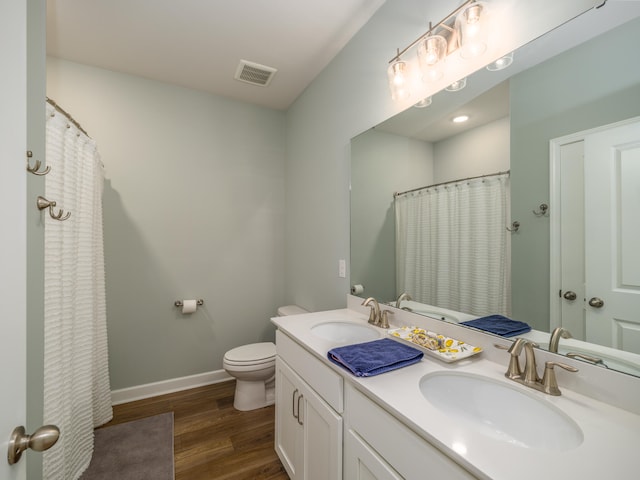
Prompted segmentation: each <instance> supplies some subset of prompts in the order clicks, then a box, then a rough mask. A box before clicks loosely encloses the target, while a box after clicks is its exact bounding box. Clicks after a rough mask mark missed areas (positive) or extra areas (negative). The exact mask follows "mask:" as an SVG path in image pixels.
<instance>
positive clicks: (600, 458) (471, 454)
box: [272, 309, 640, 480]
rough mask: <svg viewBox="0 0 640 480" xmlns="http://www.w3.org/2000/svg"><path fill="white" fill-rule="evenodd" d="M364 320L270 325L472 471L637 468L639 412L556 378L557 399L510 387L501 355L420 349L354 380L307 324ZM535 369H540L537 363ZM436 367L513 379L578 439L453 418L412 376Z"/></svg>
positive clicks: (533, 473) (554, 473) (584, 472)
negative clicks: (534, 444)
mask: <svg viewBox="0 0 640 480" xmlns="http://www.w3.org/2000/svg"><path fill="white" fill-rule="evenodd" d="M366 320H367V316H365V315H363V314H361V313H358V312H356V311H354V310H348V309H342V310H332V311H327V312H316V313H309V314H304V315H295V316H290V317H276V318H273V319H272V321H273V323H274V324H275V325H276V326H277V327H278V329H280V330H281V331H283V332H284V333H286V334H287V335H288V336H290V337H291V338H292V339H293V340H295V341H296V342H298V343H299V344H300V345H302V346H303V347H304V348H305V349H306V350H308V351H309V352H310V353H311V354H313V355H315V356H316V357H318V358H320V359H322V360H323V361H324V362H325V364H326V365H329V366H330V367H331V368H332V369H333V370H334V371H336V372H338V373H340V374H341V375H342V376H343V377H344V379H345V380H346V381H348V382H350V383H351V384H352V385H354V386H355V388H357V389H358V390H359V391H361V392H362V393H364V394H365V395H367V396H368V397H369V398H371V399H372V400H373V401H375V402H376V403H378V404H379V405H381V406H382V407H383V408H385V409H386V410H387V411H389V412H390V413H391V414H392V415H394V416H395V417H396V418H398V419H399V420H400V421H402V422H403V423H404V424H405V425H406V426H407V427H409V428H410V429H412V430H413V431H415V432H416V433H418V434H419V435H420V436H422V437H424V438H425V439H426V440H428V441H429V442H430V443H432V444H433V445H435V446H436V447H438V448H440V450H442V451H443V452H444V453H446V454H447V455H448V456H450V457H451V458H453V459H454V460H455V461H456V462H458V463H460V464H461V465H463V466H465V468H467V469H468V470H469V471H471V472H472V473H474V474H475V475H478V476H479V477H484V478H488V479H493V480H502V479H504V480H513V479H516V478H517V479H519V480H527V479H531V480H534V479H535V480H539V479H540V478H541V477H544V478H549V479H556V478H557V479H571V478H582V479H596V478H613V477H615V476H622V475H624V476H625V477H626V478H635V476H637V475H638V472H640V455H638V448H639V446H640V415H636V414H634V413H631V412H629V411H626V410H623V409H620V408H617V407H613V406H610V405H608V404H606V403H603V402H600V401H596V400H593V399H592V398H590V397H587V396H585V395H581V394H579V393H576V392H573V391H571V390H569V389H568V388H566V387H563V384H562V382H561V381H560V380H559V384H560V389H561V390H562V395H561V396H559V397H554V396H551V395H546V394H544V393H541V392H537V391H535V390H533V389H531V388H527V387H524V386H521V385H518V384H516V383H515V382H513V381H511V380H508V379H506V378H505V377H504V372H505V371H506V367H507V362H508V357H507V356H505V357H504V358H505V361H504V364H498V363H495V362H492V361H489V360H488V359H487V358H484V357H485V356H486V355H485V354H484V353H481V354H480V355H476V356H474V357H471V358H469V359H464V360H461V361H458V362H454V363H443V362H441V361H439V360H437V359H433V358H431V357H428V356H426V355H425V357H424V358H423V360H422V361H421V362H419V363H417V364H415V365H411V366H409V367H405V368H402V369H399V370H396V371H393V372H388V373H384V374H382V375H378V376H374V377H366V378H361V377H356V376H354V375H352V374H350V373H349V372H348V371H347V370H345V369H343V368H341V367H339V366H337V365H335V364H333V363H332V362H330V361H329V360H328V359H327V352H328V351H329V350H330V349H331V348H333V347H336V346H339V344H336V343H335V342H331V341H328V340H325V339H322V338H319V337H317V336H316V335H314V334H313V333H311V328H312V327H313V326H314V325H317V324H319V323H325V322H330V321H339V322H354V323H359V324H364V325H367V322H366ZM371 328H374V329H376V330H379V331H380V335H381V338H383V337H384V336H386V331H384V330H382V329H378V328H377V327H371ZM460 340H466V339H465V338H460ZM293 367H294V368H295V365H293ZM538 369H539V371H540V369H541V366H540V362H539V363H538ZM437 371H456V372H467V373H472V374H479V375H483V376H486V377H490V378H491V379H494V380H496V381H499V382H504V383H505V384H508V385H510V386H514V385H515V386H516V387H517V388H521V389H522V391H523V393H526V394H528V395H530V396H534V397H536V398H538V399H539V400H540V401H542V402H548V403H549V404H551V405H554V406H555V407H557V408H558V409H560V410H561V411H562V412H564V413H565V414H566V415H567V416H569V417H570V418H571V419H573V420H574V421H575V422H576V423H577V424H578V425H579V427H580V429H581V430H582V432H583V434H584V441H583V442H582V444H581V445H579V446H578V447H576V448H574V449H571V450H565V451H555V450H546V449H534V448H524V447H521V446H517V445H513V444H510V443H507V442H504V441H501V440H496V439H493V438H490V437H488V436H486V435H484V434H482V433H480V432H479V431H478V430H477V429H476V428H475V427H473V425H470V424H469V423H466V421H464V420H459V421H455V418H452V417H451V416H447V415H445V414H443V413H442V412H441V411H439V410H438V409H437V408H436V407H434V406H433V405H431V404H430V403H429V402H428V401H427V400H426V399H425V398H424V397H423V396H422V394H421V392H420V389H419V381H420V379H421V378H422V377H423V376H424V375H426V374H428V373H432V372H437ZM639 401H640V400H639ZM513 408H514V409H517V408H518V405H513ZM522 415H526V412H522ZM464 450H466V452H464ZM629 476H630V477H629Z"/></svg>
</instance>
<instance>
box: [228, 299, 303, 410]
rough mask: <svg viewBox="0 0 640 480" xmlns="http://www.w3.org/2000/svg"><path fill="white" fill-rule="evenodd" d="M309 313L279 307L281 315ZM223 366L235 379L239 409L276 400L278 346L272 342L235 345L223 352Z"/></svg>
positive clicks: (250, 407)
mask: <svg viewBox="0 0 640 480" xmlns="http://www.w3.org/2000/svg"><path fill="white" fill-rule="evenodd" d="M301 313H308V312H307V310H305V309H304V308H301V307H298V306H297V305H287V306H284V307H280V308H278V316H279V317H284V316H286V315H298V314H301ZM222 366H223V367H224V369H225V371H226V372H227V373H228V374H229V375H231V376H232V377H235V379H236V393H235V397H234V399H233V406H234V407H235V408H236V409H237V410H242V411H246V410H255V409H256V408H262V407H266V406H267V405H273V403H274V402H275V378H276V375H275V373H276V346H275V344H274V343H272V342H261V343H251V344H249V345H242V346H241V347H236V348H232V349H231V350H229V351H228V352H227V353H225V355H224V360H223V362H222Z"/></svg>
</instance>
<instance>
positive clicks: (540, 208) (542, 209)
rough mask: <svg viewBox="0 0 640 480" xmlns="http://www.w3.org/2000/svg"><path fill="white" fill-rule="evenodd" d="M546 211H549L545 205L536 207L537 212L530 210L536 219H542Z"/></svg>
mask: <svg viewBox="0 0 640 480" xmlns="http://www.w3.org/2000/svg"><path fill="white" fill-rule="evenodd" d="M547 210H549V205H547V204H546V203H541V204H540V205H539V206H538V211H537V212H536V211H535V210H532V212H533V214H534V215H535V216H536V217H543V216H545V215H546V214H547Z"/></svg>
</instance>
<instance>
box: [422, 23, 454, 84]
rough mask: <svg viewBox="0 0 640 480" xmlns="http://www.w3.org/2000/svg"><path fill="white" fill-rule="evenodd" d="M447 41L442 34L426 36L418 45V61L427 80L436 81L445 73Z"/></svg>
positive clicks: (424, 78) (423, 77)
mask: <svg viewBox="0 0 640 480" xmlns="http://www.w3.org/2000/svg"><path fill="white" fill-rule="evenodd" d="M446 54H447V41H446V40H445V38H444V37H443V36H441V35H430V36H428V37H425V38H424V39H423V40H422V41H421V42H420V44H419V45H418V61H419V62H420V68H421V69H422V74H423V76H422V79H423V80H424V81H425V82H435V81H437V80H439V79H440V78H442V76H443V75H444V61H445V57H446Z"/></svg>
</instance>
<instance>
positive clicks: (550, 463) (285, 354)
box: [272, 299, 640, 480]
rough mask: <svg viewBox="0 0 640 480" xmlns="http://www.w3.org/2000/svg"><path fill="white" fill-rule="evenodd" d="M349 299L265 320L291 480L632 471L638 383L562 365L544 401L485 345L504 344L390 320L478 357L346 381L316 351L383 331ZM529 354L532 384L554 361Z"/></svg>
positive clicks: (407, 316) (280, 440)
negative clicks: (533, 363)
mask: <svg viewBox="0 0 640 480" xmlns="http://www.w3.org/2000/svg"><path fill="white" fill-rule="evenodd" d="M355 301H358V299H355V300H353V301H352V300H350V302H349V303H350V308H348V309H342V310H333V311H328V312H317V313H309V314H304V315H296V316H291V317H278V318H273V319H272V321H273V323H274V324H275V325H276V326H277V328H278V331H277V333H276V346H277V353H278V358H277V369H276V392H277V393H276V442H275V443H276V451H277V453H278V455H279V457H280V459H281V460H282V462H283V464H284V466H285V468H286V470H287V472H288V473H289V475H290V477H291V478H292V479H327V480H329V479H331V480H336V479H343V478H344V479H349V480H353V479H402V478H405V479H424V478H446V479H474V478H479V479H496V480H500V479H504V480H510V479H513V478H518V479H538V478H540V476H542V475H543V476H545V477H547V478H552V479H553V478H558V479H559V478H563V479H564V478H599V477H600V476H603V477H605V478H611V477H614V476H623V475H625V476H628V475H630V474H631V475H635V472H637V471H638V470H639V469H640V460H639V459H638V457H637V455H636V453H635V451H636V448H637V445H639V444H640V411H638V409H639V408H640V407H637V406H636V407H635V408H633V405H634V404H635V403H636V402H633V401H630V402H629V403H625V401H624V398H626V397H628V396H631V397H632V398H638V394H639V393H640V391H639V390H640V387H639V386H638V379H636V378H633V377H630V376H628V375H624V374H620V373H617V372H604V373H606V374H607V375H608V376H607V378H606V379H605V380H603V378H604V377H602V376H599V375H602V373H603V372H601V371H599V370H602V369H598V367H594V366H591V365H586V364H584V362H576V361H573V363H572V361H571V360H570V359H563V361H564V362H566V363H571V364H572V365H574V366H577V367H578V368H579V369H580V372H578V373H568V372H565V371H561V372H558V374H557V375H558V383H559V386H560V389H561V391H562V395H560V396H551V395H547V394H544V393H542V392H538V391H535V390H533V389H531V388H527V387H525V386H522V385H519V384H517V383H515V382H513V381H511V380H509V379H507V378H505V376H504V374H505V371H506V369H507V364H508V362H509V355H508V353H507V352H506V351H504V350H502V349H498V348H494V344H498V345H501V346H508V345H510V343H511V341H509V340H505V339H501V338H499V337H495V336H492V335H486V334H483V333H482V332H475V331H471V330H469V329H464V328H462V327H459V326H456V325H450V324H444V323H443V322H438V321H436V320H433V319H429V318H428V317H424V316H420V315H415V314H412V313H409V312H400V311H399V312H396V315H395V317H396V318H394V323H395V325H392V326H409V325H415V326H420V327H422V328H427V329H430V330H434V329H436V328H444V329H447V331H445V332H441V333H444V334H446V335H449V336H454V335H456V336H457V337H458V338H459V337H460V336H463V337H464V338H460V339H461V340H465V341H466V342H469V343H472V344H473V345H477V346H480V347H481V348H482V349H483V352H482V353H481V354H479V355H474V356H473V357H470V358H466V359H463V360H460V361H456V362H452V363H444V362H442V361H439V360H438V359H434V358H431V357H429V356H426V355H425V357H424V358H423V359H422V361H420V362H419V363H417V364H414V365H411V366H408V367H405V368H401V369H398V370H395V371H392V372H388V373H384V374H381V375H377V376H373V377H356V376H354V375H352V374H351V373H350V372H348V371H347V370H346V369H343V368H341V367H339V366H337V365H335V364H333V363H332V362H330V361H329V360H328V359H327V352H328V351H329V350H330V349H332V348H334V347H337V346H340V345H346V344H349V343H359V342H358V339H359V338H362V341H370V340H371V339H372V338H384V337H385V336H386V335H387V333H386V330H384V329H380V328H377V327H373V326H370V325H368V324H367V315H366V314H365V310H363V309H362V308H361V307H359V305H357V304H355ZM356 305H357V306H356ZM327 324H329V327H331V328H324V327H326V325H327ZM319 325H322V326H323V327H322V328H321V327H318V326H319ZM338 327H340V328H338ZM536 356H538V357H539V359H538V371H539V372H540V374H541V369H542V368H543V366H544V361H545V360H548V359H555V358H556V356H554V355H553V354H550V353H548V352H543V351H539V352H536ZM572 375H573V376H574V377H572ZM609 377H611V378H609ZM607 390H611V394H610V395H609V393H608V392H607ZM448 395H449V396H448ZM603 399H610V400H611V401H610V402H605V401H602V400H603Z"/></svg>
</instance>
